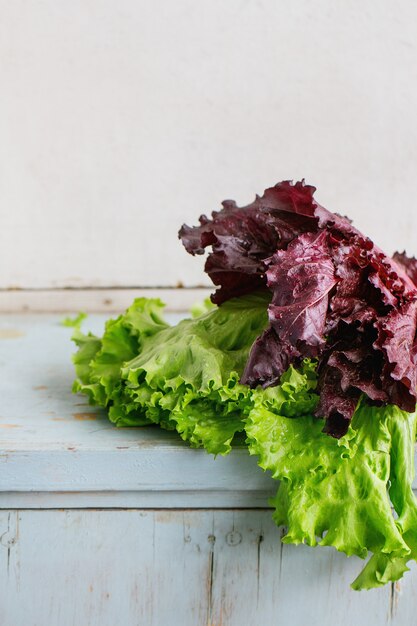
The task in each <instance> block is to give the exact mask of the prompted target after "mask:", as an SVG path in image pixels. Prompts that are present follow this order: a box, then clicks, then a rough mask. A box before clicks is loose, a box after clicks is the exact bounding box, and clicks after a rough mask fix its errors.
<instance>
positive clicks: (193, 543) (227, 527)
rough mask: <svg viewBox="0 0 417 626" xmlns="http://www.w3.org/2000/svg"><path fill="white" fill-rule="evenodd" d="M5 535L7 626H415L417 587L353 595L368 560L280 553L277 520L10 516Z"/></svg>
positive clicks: (0, 556) (251, 516)
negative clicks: (355, 580)
mask: <svg viewBox="0 0 417 626" xmlns="http://www.w3.org/2000/svg"><path fill="white" fill-rule="evenodd" d="M0 537H1V539H0V623H1V624H2V625H3V624H4V625H5V626H20V625H22V626H23V625H25V626H26V625H27V626H45V625H46V624H47V625H48V626H55V625H57V626H58V625H59V626H74V625H75V624H82V625H83V626H84V625H88V626H114V625H115V624H123V625H124V626H138V625H139V626H142V625H143V626H171V625H174V626H258V625H259V626H260V625H262V626H263V625H265V626H266V625H267V626H287V625H288V624H291V625H292V626H304V625H305V624H309V625H310V624H311V625H312V626H334V624H338V626H339V625H340V626H352V625H353V624H354V625H355V626H382V625H385V624H395V625H396V626H400V624H401V625H402V626H408V625H410V626H411V625H412V624H413V623H414V621H415V620H414V621H413V619H414V618H413V614H414V615H415V612H416V602H417V601H416V599H415V593H414V589H413V586H414V585H415V583H413V581H414V580H415V578H414V577H412V576H410V575H408V578H407V577H406V578H405V581H404V583H400V584H401V589H402V590H401V591H400V592H399V593H398V594H397V595H396V596H395V598H394V600H392V597H391V588H390V586H387V587H385V588H382V589H379V590H374V591H370V592H361V593H358V592H354V591H352V590H351V589H350V588H349V582H351V581H352V579H353V578H354V577H355V575H356V574H357V573H358V571H359V569H360V567H361V561H360V560H359V559H355V558H352V559H349V560H348V559H346V557H344V556H343V555H340V554H338V553H336V552H335V551H333V550H331V549H328V550H326V549H319V550H315V549H312V548H307V547H306V546H299V547H295V546H284V545H282V544H280V543H279V537H278V533H277V529H276V527H275V526H274V524H273V522H272V520H271V516H270V512H269V511H250V510H248V511H233V512H232V511H198V510H196V511H180V510H177V511H152V510H148V511H79V510H72V511H59V510H53V511H10V512H5V511H3V512H0Z"/></svg>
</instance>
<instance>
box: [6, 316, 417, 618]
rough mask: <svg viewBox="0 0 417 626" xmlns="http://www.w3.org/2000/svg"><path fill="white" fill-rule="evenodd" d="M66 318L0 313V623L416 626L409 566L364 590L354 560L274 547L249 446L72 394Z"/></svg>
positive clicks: (268, 487)
mask: <svg viewBox="0 0 417 626" xmlns="http://www.w3.org/2000/svg"><path fill="white" fill-rule="evenodd" d="M60 317H61V316H53V315H45V314H39V315H14V316H5V315H3V316H2V317H1V318H0V365H1V376H0V394H1V408H0V624H1V626H23V625H24V626H75V625H77V626H116V625H117V626H118V625H119V624H120V625H123V626H138V625H144V626H148V625H149V626H172V625H174V626H176V625H178V626H203V625H204V626H206V625H207V626H208V625H210V626H214V625H215V626H220V625H221V626H238V625H239V626H264V625H265V626H278V625H279V626H286V625H287V624H291V625H293V626H298V625H301V624H303V625H304V624H309V625H311V626H314V625H317V626H319V625H320V626H327V625H330V624H331V625H332V626H334V625H335V624H340V625H349V626H350V625H353V624H355V626H362V625H363V626H365V625H366V626H372V625H374V624H375V625H379V624H395V625H398V626H400V625H401V626H408V625H409V624H410V625H411V624H414V623H416V621H417V617H416V615H417V593H416V591H417V574H416V572H415V571H412V572H410V573H409V574H407V575H406V577H405V578H404V580H403V581H401V582H400V583H397V584H396V585H392V586H387V587H385V588H383V589H378V590H374V591H370V592H361V593H358V592H354V591H352V590H351V589H350V588H349V582H350V581H352V580H353V579H354V578H355V576H356V574H357V573H358V572H359V570H360V569H361V566H362V562H361V561H359V559H356V558H351V559H347V558H346V557H345V556H343V555H341V554H338V553H336V552H335V551H334V550H332V549H327V548H320V549H318V550H315V549H312V548H308V547H306V546H299V547H294V546H287V545H285V546H284V545H283V544H281V543H280V536H281V534H282V532H281V531H280V530H279V529H277V528H276V527H275V525H274V524H273V522H272V520H271V511H270V510H269V509H268V504H267V500H268V496H269V495H271V494H272V493H273V492H274V491H275V488H276V485H275V484H274V482H273V481H272V479H270V477H269V476H268V475H266V474H263V473H262V472H261V471H260V470H259V468H257V467H256V460H255V459H254V458H253V457H249V456H248V454H247V452H246V451H245V450H244V449H239V448H236V449H235V450H234V451H233V452H232V454H231V455H229V456H228V457H226V458H217V459H214V458H213V457H211V456H209V455H207V454H206V453H205V452H204V451H202V450H192V449H190V448H189V447H188V446H187V445H186V444H184V443H183V442H182V441H181V440H180V439H179V437H178V436H176V435H175V434H173V433H166V432H163V431H160V430H159V429H158V428H152V427H149V428H129V429H116V428H114V427H113V426H112V425H111V424H110V423H109V422H108V421H107V418H106V416H105V414H104V413H103V412H101V411H99V410H96V409H94V408H92V407H89V406H88V405H87V404H86V402H85V399H84V398H83V397H80V396H74V395H72V394H71V382H72V379H73V371H72V366H71V362H70V355H71V352H72V346H71V344H70V341H69V337H70V334H71V331H70V329H68V328H65V327H62V326H61V325H60V324H59V320H60ZM103 321H104V317H103V316H100V315H96V316H91V317H90V319H89V322H88V323H89V325H90V327H91V329H92V330H99V329H100V328H101V327H102V325H103ZM412 569H413V568H412Z"/></svg>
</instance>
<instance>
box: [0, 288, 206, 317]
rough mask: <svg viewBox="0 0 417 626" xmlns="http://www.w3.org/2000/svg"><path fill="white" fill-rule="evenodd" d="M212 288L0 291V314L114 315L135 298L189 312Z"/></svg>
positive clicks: (169, 309)
mask: <svg viewBox="0 0 417 626" xmlns="http://www.w3.org/2000/svg"><path fill="white" fill-rule="evenodd" d="M212 291H213V289H208V288H198V287H196V288H192V289H164V288H158V289H152V288H147V289H143V288H142V289H141V288H140V287H138V288H124V289H117V288H113V289H110V288H104V289H91V288H86V289H5V290H4V289H3V290H1V289H0V313H78V312H79V311H86V312H89V313H90V312H93V313H100V312H105V313H109V314H110V313H117V314H119V313H120V312H122V311H124V310H125V309H126V308H127V307H128V306H130V304H132V302H133V300H134V298H140V297H146V298H160V299H161V300H162V301H163V302H165V303H166V305H167V311H189V309H190V307H192V306H193V304H195V303H196V302H200V301H202V300H204V299H205V298H207V297H208V296H209V295H210V293H212Z"/></svg>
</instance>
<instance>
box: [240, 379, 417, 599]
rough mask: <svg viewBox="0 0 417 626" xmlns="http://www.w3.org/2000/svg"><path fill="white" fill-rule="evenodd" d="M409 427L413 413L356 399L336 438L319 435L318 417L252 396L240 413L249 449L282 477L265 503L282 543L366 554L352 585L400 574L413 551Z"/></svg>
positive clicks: (416, 528) (416, 524)
mask: <svg viewBox="0 0 417 626" xmlns="http://www.w3.org/2000/svg"><path fill="white" fill-rule="evenodd" d="M302 386H303V388H304V387H305V382H304V383H302ZM415 427H416V414H415V413H406V412H404V411H401V410H400V409H398V408H397V407H395V406H387V407H371V406H368V405H367V404H366V403H365V402H361V403H360V404H359V406H358V408H357V410H356V412H355V415H354V417H353V420H352V424H351V426H350V428H349V431H348V432H347V434H346V435H345V436H344V437H342V438H341V439H339V440H337V439H333V438H331V437H329V436H327V435H326V434H324V433H323V432H322V428H323V421H322V420H318V419H317V418H314V417H313V416H312V415H304V416H301V417H297V418H295V419H288V418H287V417H285V416H284V415H282V414H281V415H280V414H279V411H273V410H271V407H269V406H267V405H266V403H265V402H263V399H262V394H260V395H258V396H257V398H256V400H255V403H254V407H253V409H252V411H250V413H249V415H248V416H247V418H246V432H247V434H248V443H249V452H250V454H256V455H258V456H259V465H260V466H261V467H262V468H263V469H264V470H270V471H271V472H272V475H273V477H274V478H276V479H279V480H280V481H281V483H280V486H279V488H278V493H277V495H276V497H275V498H273V500H272V502H271V504H272V505H273V506H274V508H275V512H274V520H275V522H276V523H277V524H278V525H283V526H285V527H286V528H287V533H286V535H285V536H284V538H283V541H284V542H285V543H294V544H300V543H306V544H308V545H310V546H316V545H325V546H334V547H335V548H336V549H337V550H340V551H342V552H345V553H346V554H347V555H348V556H350V555H352V554H355V555H357V556H359V557H361V558H365V557H366V556H367V555H368V551H370V552H372V553H373V556H372V557H371V559H370V561H369V563H368V564H367V566H366V567H365V568H364V570H363V572H362V573H361V574H360V575H359V576H358V578H357V579H356V580H355V581H354V583H353V588H354V589H368V588H371V587H376V586H380V585H382V584H385V583H386V582H388V581H390V580H397V579H398V578H399V577H401V575H402V574H403V572H404V571H405V570H406V569H407V566H406V563H407V561H408V560H410V559H411V558H416V556H417V552H416V547H417V508H416V501H415V498H414V495H413V493H412V481H413V477H414V458H413V442H414V440H415ZM388 490H389V491H388ZM390 496H391V500H392V504H393V505H394V508H395V511H396V513H397V514H398V519H395V518H394V516H393V513H392V508H391V501H390Z"/></svg>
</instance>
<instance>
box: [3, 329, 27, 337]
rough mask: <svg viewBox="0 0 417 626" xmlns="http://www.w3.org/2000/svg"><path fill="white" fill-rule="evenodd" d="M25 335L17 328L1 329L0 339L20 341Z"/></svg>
mask: <svg viewBox="0 0 417 626" xmlns="http://www.w3.org/2000/svg"><path fill="white" fill-rule="evenodd" d="M24 334H25V333H22V331H20V330H17V329H15V328H0V339H18V338H19V337H23V336H24Z"/></svg>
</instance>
